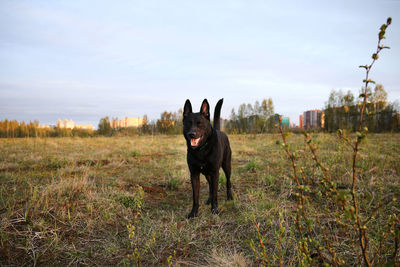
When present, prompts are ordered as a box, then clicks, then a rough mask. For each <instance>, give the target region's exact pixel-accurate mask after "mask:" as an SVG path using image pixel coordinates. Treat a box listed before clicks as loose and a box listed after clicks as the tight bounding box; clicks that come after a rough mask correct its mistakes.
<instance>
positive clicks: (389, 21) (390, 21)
mask: <svg viewBox="0 0 400 267" xmlns="http://www.w3.org/2000/svg"><path fill="white" fill-rule="evenodd" d="M386 24H387V25H388V26H389V25H390V24H392V18H391V17H388V18H387V21H386Z"/></svg>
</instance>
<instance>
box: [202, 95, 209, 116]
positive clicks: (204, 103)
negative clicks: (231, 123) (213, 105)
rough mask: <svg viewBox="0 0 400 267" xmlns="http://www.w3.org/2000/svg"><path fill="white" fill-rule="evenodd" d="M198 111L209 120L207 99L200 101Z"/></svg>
mask: <svg viewBox="0 0 400 267" xmlns="http://www.w3.org/2000/svg"><path fill="white" fill-rule="evenodd" d="M200 113H201V114H203V116H204V117H206V119H207V120H210V105H209V104H208V101H207V99H204V100H203V103H201V108H200Z"/></svg>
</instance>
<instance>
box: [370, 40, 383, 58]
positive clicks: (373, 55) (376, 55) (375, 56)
mask: <svg viewBox="0 0 400 267" xmlns="http://www.w3.org/2000/svg"><path fill="white" fill-rule="evenodd" d="M383 34H385V33H383ZM380 35H381V33H379V36H380ZM379 38H380V37H379ZM380 39H382V38H380ZM378 58H379V56H378V54H377V53H373V54H372V59H374V60H377V59H378Z"/></svg>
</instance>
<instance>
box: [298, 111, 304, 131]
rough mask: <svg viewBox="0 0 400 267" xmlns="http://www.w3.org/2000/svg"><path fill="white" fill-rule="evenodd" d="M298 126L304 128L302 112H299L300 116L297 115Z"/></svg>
mask: <svg viewBox="0 0 400 267" xmlns="http://www.w3.org/2000/svg"><path fill="white" fill-rule="evenodd" d="M299 127H300V128H301V129H304V115H303V114H300V116H299Z"/></svg>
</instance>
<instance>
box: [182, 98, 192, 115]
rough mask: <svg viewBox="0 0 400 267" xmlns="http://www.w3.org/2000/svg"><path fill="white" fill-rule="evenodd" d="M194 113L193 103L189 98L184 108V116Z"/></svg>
mask: <svg viewBox="0 0 400 267" xmlns="http://www.w3.org/2000/svg"><path fill="white" fill-rule="evenodd" d="M190 113H192V104H191V103H190V101H189V99H186V102H185V107H184V108H183V118H185V117H186V116H187V115H189V114H190Z"/></svg>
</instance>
